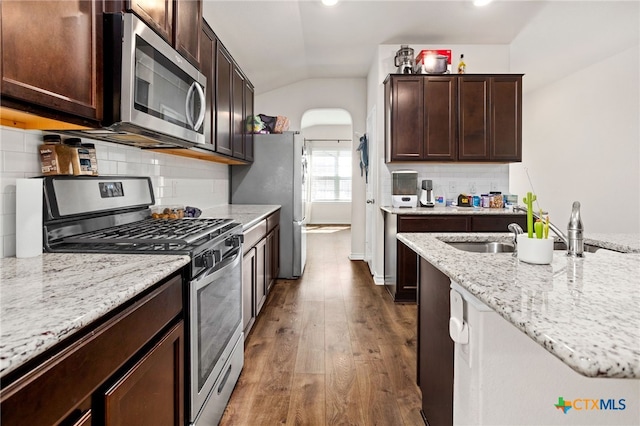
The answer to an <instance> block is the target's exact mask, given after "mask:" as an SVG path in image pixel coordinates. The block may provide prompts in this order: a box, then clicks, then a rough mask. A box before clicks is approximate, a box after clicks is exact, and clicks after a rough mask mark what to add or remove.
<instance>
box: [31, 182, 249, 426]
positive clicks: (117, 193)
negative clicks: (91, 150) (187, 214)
mask: <svg viewBox="0 0 640 426" xmlns="http://www.w3.org/2000/svg"><path fill="white" fill-rule="evenodd" d="M154 204H155V198H154V195H153V187H152V184H151V180H150V179H149V178H147V177H125V176H100V177H93V176H83V177H77V176H73V177H67V176H50V177H45V179H44V206H45V207H44V208H45V212H44V224H43V225H44V247H45V249H46V250H47V251H49V252H66V253H122V254H128V253H135V254H150V255H153V254H184V255H188V256H190V257H191V262H190V264H189V266H188V268H187V273H186V274H185V282H184V285H185V291H184V294H185V300H184V306H185V326H186V327H185V328H186V330H187V344H186V348H187V349H186V350H187V351H188V353H187V354H185V360H186V365H185V373H187V374H185V376H186V377H187V380H186V382H187V383H186V387H187V388H186V392H185V395H187V402H186V404H187V405H186V412H187V413H188V421H189V424H199V425H215V424H217V423H218V422H219V420H220V418H221V417H222V414H223V412H224V408H225V406H226V404H227V402H228V400H229V397H230V396H231V392H232V391H233V388H234V386H235V383H236V382H237V380H238V377H239V376H240V371H241V370H242V366H243V363H244V343H243V342H244V337H243V333H242V324H241V321H242V225H240V224H238V223H235V222H233V220H232V219H205V218H183V219H153V218H151V209H150V206H152V205H154Z"/></svg>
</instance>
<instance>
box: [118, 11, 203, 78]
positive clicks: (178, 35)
mask: <svg viewBox="0 0 640 426" xmlns="http://www.w3.org/2000/svg"><path fill="white" fill-rule="evenodd" d="M107 1H108V0H107ZM125 8H126V10H129V11H131V12H133V13H135V14H136V15H138V16H139V17H140V19H142V20H143V21H144V22H145V23H146V24H147V25H148V26H149V27H151V28H153V29H154V30H155V31H156V32H157V33H158V34H160V36H162V37H163V38H164V39H165V40H166V41H167V43H169V44H171V45H172V46H173V47H174V48H175V49H176V50H177V51H178V52H180V54H181V55H182V56H184V57H185V58H186V59H187V60H188V61H189V62H191V63H192V64H193V65H194V66H195V67H196V68H197V67H198V66H199V65H200V30H201V28H202V27H201V25H202V0H125Z"/></svg>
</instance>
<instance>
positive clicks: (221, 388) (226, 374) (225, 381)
mask: <svg viewBox="0 0 640 426" xmlns="http://www.w3.org/2000/svg"><path fill="white" fill-rule="evenodd" d="M231 367H233V365H232V364H229V368H227V372H226V373H224V378H223V379H222V382H220V386H218V395H220V394H221V393H222V390H223V389H224V385H226V384H227V380H228V379H229V374H231Z"/></svg>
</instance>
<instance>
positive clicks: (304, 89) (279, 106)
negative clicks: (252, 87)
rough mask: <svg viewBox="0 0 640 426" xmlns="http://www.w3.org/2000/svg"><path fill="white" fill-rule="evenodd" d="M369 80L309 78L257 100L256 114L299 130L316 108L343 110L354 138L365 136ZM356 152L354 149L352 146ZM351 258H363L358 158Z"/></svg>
mask: <svg viewBox="0 0 640 426" xmlns="http://www.w3.org/2000/svg"><path fill="white" fill-rule="evenodd" d="M366 95H367V92H366V80H365V79H359V78H332V79H308V80H304V81H301V82H298V83H295V84H291V85H289V86H285V87H282V88H279V89H277V90H273V91H271V92H266V93H262V94H259V95H256V97H255V111H256V113H257V114H267V115H284V116H287V117H288V118H289V122H290V128H289V129H290V130H300V123H301V119H302V115H303V114H304V113H305V111H308V110H311V109H316V108H342V109H344V110H346V111H348V112H349V114H351V119H352V120H353V133H354V134H353V135H352V137H351V138H352V139H353V140H357V139H358V137H357V136H356V132H357V133H358V134H363V133H365V121H366V108H365V106H366ZM353 149H354V150H355V147H353ZM352 170H353V173H354V175H353V183H352V211H351V217H352V219H351V255H350V257H351V258H352V259H363V257H364V228H365V224H364V216H365V213H364V206H365V182H364V178H360V168H359V158H358V156H357V155H354V156H353V160H352Z"/></svg>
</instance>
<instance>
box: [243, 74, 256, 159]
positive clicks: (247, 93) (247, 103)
mask: <svg viewBox="0 0 640 426" xmlns="http://www.w3.org/2000/svg"><path fill="white" fill-rule="evenodd" d="M253 99H254V90H253V86H252V85H251V83H250V82H249V80H245V83H244V114H243V116H244V123H245V124H244V129H243V131H244V159H245V160H247V161H253V131H252V129H251V128H250V124H249V123H248V121H249V120H250V119H251V118H252V117H253V114H254V113H253V109H254V108H253Z"/></svg>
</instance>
